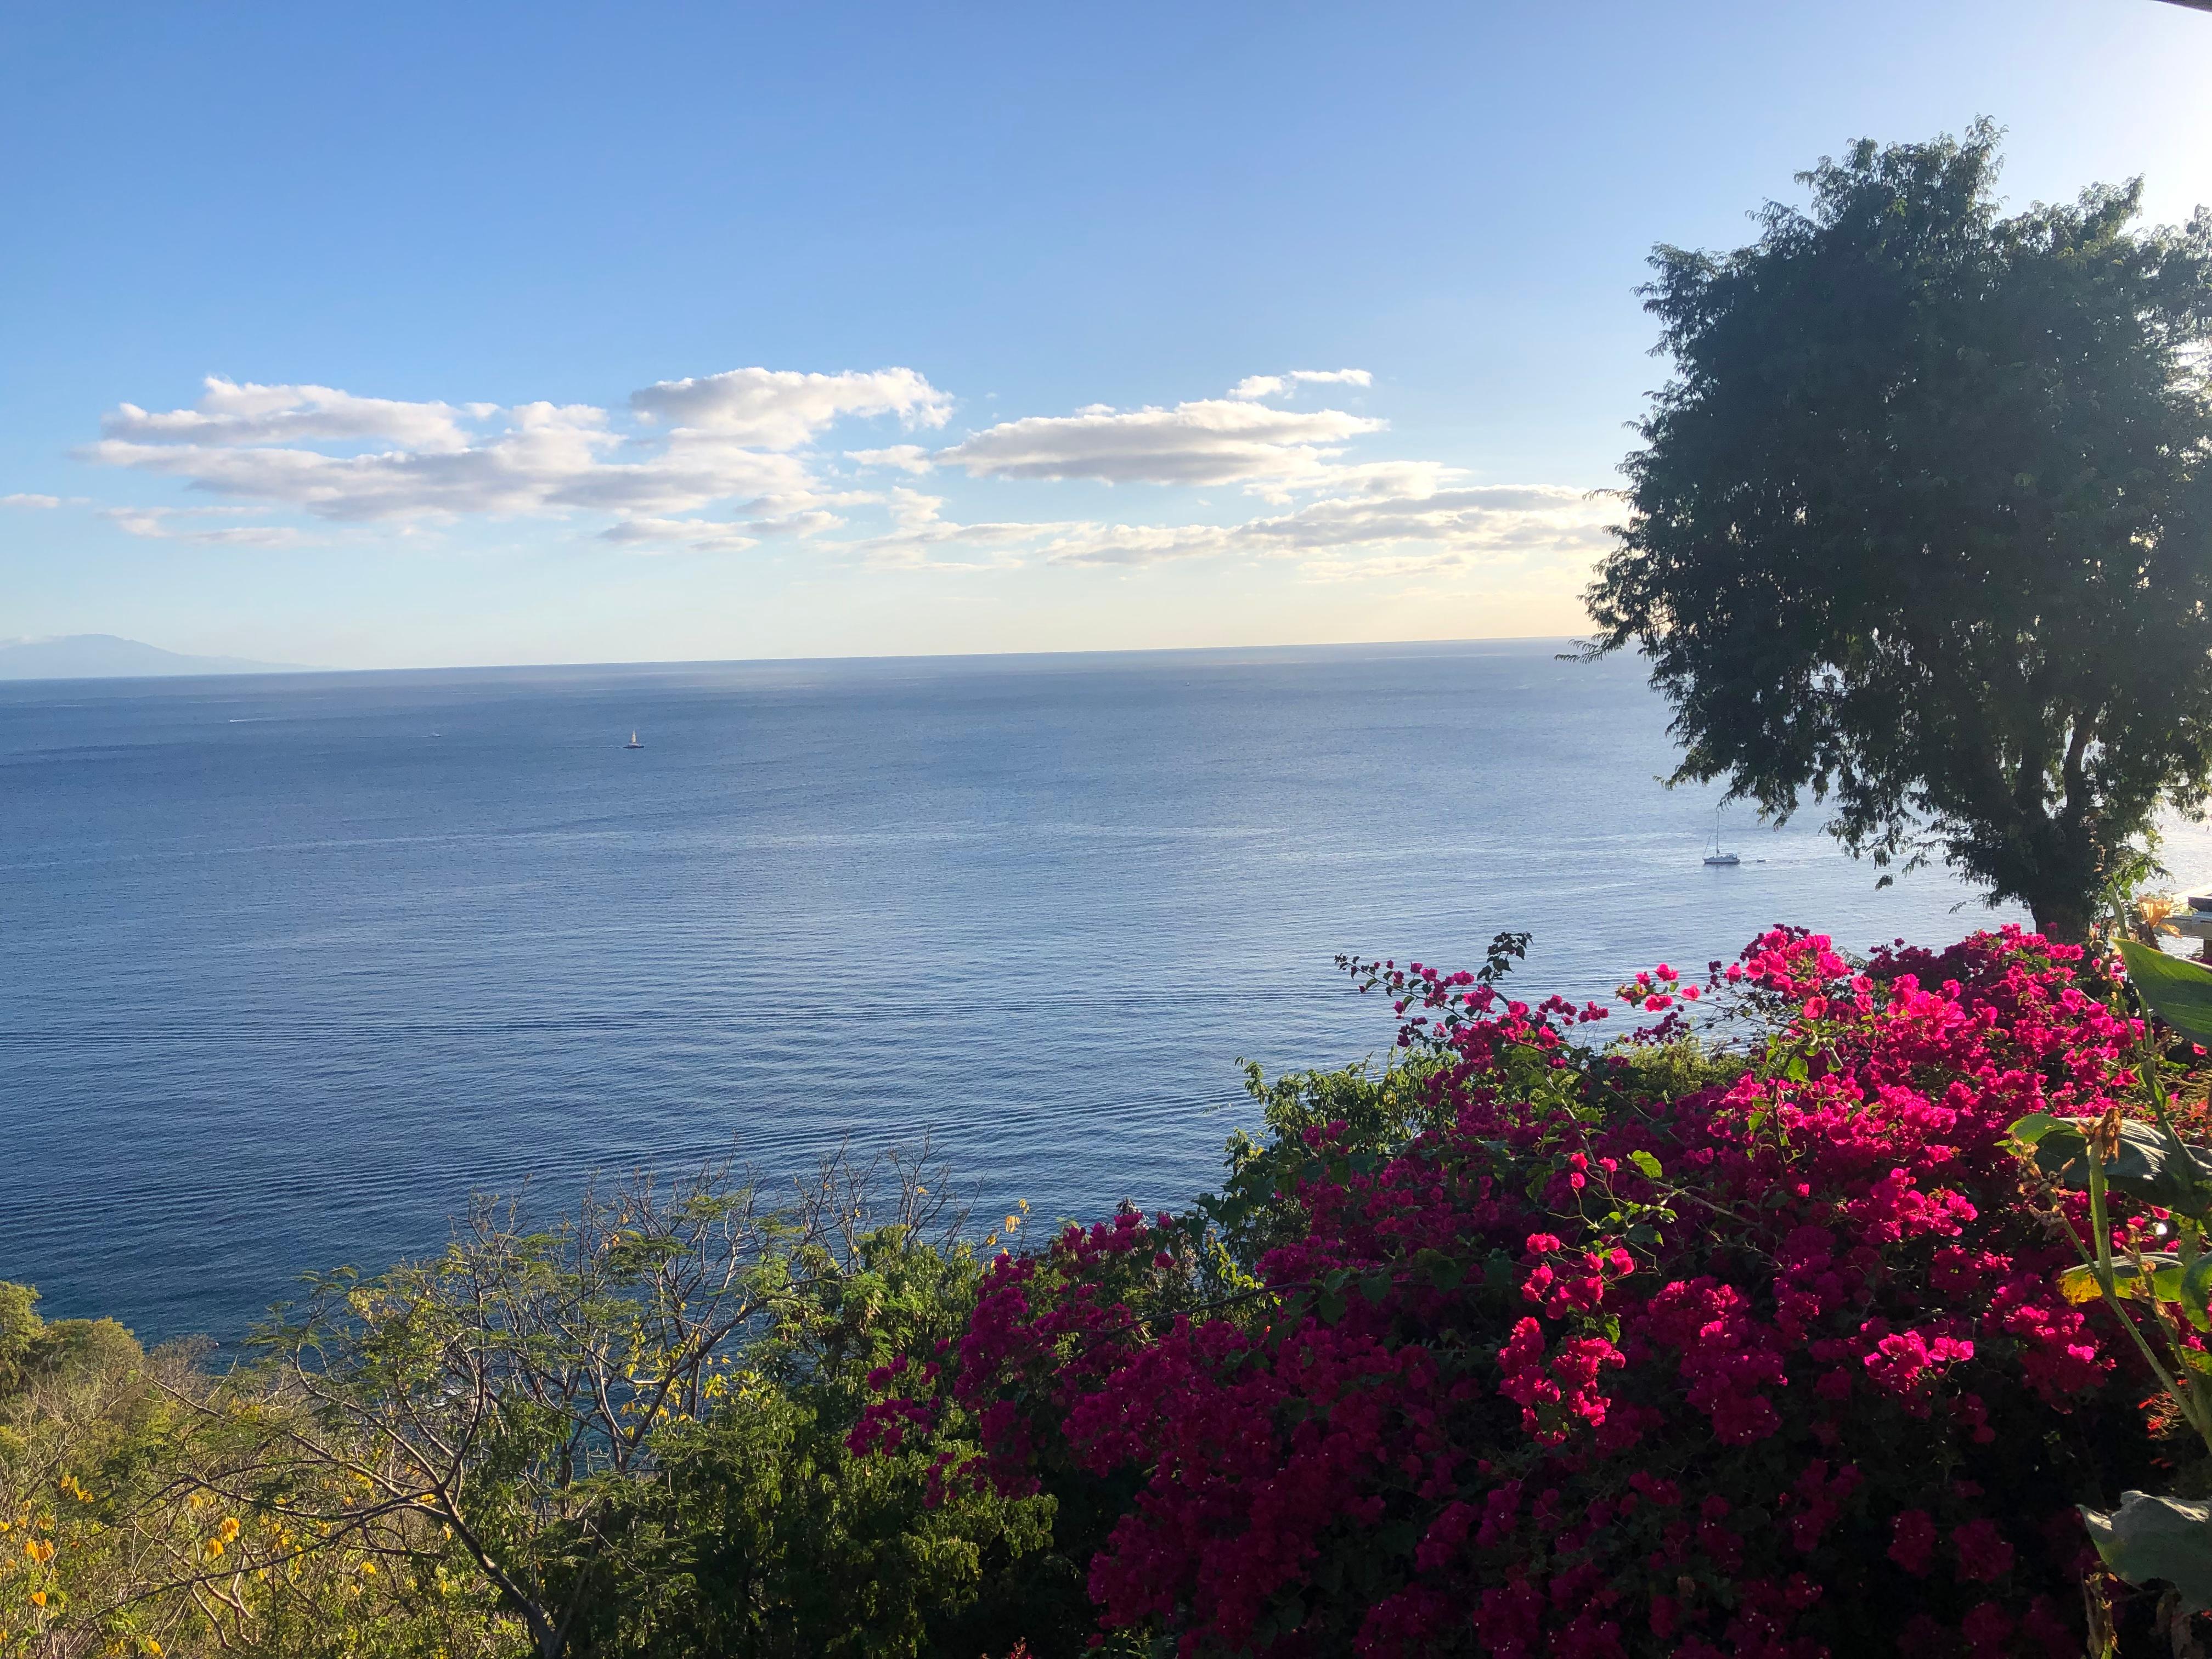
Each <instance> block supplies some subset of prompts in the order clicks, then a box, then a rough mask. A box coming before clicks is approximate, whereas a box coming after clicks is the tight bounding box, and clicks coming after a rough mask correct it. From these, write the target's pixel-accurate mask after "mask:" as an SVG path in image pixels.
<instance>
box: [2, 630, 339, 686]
mask: <svg viewBox="0 0 2212 1659" xmlns="http://www.w3.org/2000/svg"><path fill="white" fill-rule="evenodd" d="M298 668H299V665H298V664H296V663H281V662H251V661H248V660H247V659H246V658H244V657H187V656H185V655H184V654H183V653H180V652H176V651H164V650H162V649H161V647H159V646H158V645H143V644H141V643H140V642H139V641H137V640H123V639H118V638H117V637H116V636H115V635H112V634H65V635H62V636H61V637H60V638H58V639H52V640H9V641H0V680H88V679H115V678H124V677H126V676H136V675H149V674H282V673H287V672H293V671H297V670H298Z"/></svg>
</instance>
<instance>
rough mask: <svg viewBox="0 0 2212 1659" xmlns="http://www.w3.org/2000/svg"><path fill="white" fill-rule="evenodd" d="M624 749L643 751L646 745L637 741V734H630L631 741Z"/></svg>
mask: <svg viewBox="0 0 2212 1659" xmlns="http://www.w3.org/2000/svg"><path fill="white" fill-rule="evenodd" d="M644 747H645V745H644V744H641V743H640V742H639V741H638V740H637V733H636V732H631V733H630V734H629V742H628V743H626V744H623V748H625V749H642V748H644Z"/></svg>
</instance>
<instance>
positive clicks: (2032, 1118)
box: [2005, 1112, 2067, 1146]
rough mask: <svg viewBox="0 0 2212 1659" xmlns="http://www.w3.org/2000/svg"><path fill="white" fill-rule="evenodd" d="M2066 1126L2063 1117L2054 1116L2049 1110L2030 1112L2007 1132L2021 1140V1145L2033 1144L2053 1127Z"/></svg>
mask: <svg viewBox="0 0 2212 1659" xmlns="http://www.w3.org/2000/svg"><path fill="white" fill-rule="evenodd" d="M2064 1127H2067V1124H2066V1120H2065V1119H2064V1118H2063V1117H2053V1116H2051V1114H2050V1113H2048V1112H2030V1113H2029V1114H2028V1115H2027V1116H2026V1117H2024V1118H2022V1119H2021V1120H2020V1121H2019V1122H2017V1123H2015V1124H2014V1125H2013V1126H2012V1127H2010V1128H2009V1129H2008V1130H2006V1131H2005V1133H2007V1134H2008V1135H2010V1136H2011V1137H2012V1138H2013V1139H2015V1140H2017V1141H2018V1142H2020V1144H2021V1146H2035V1145H2036V1144H2037V1143H2038V1142H2039V1141H2040V1140H2041V1139H2043V1138H2044V1136H2045V1135H2047V1134H2049V1133H2051V1131H2052V1130H2053V1129H2063V1128H2064Z"/></svg>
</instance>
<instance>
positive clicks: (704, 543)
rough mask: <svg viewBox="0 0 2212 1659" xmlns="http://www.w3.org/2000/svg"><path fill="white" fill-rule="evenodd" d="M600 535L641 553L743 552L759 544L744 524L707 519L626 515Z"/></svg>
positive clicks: (619, 545) (600, 537)
mask: <svg viewBox="0 0 2212 1659" xmlns="http://www.w3.org/2000/svg"><path fill="white" fill-rule="evenodd" d="M599 539H600V540H602V541H609V542H612V543H614V544H616V545H617V546H618V547H627V548H631V549H634V550H635V551H637V552H641V553H669V552H675V551H678V550H685V551H690V552H694V553H742V552H744V550H745V549H747V548H749V547H758V546H759V545H760V538H759V537H757V536H748V535H746V534H745V533H744V528H743V527H742V526H738V525H733V524H718V523H715V522H714V521H713V520H708V519H624V520H622V521H621V522H620V523H619V524H617V525H615V526H611V528H609V529H606V530H603V531H601V532H599Z"/></svg>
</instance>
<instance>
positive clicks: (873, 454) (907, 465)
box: [845, 444, 937, 473]
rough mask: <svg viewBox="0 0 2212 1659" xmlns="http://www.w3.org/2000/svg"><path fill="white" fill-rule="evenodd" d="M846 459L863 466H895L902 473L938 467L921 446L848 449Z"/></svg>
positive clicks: (899, 445) (900, 445) (901, 445)
mask: <svg viewBox="0 0 2212 1659" xmlns="http://www.w3.org/2000/svg"><path fill="white" fill-rule="evenodd" d="M845 459H847V460H848V461H854V462H857V463H859V464H860V465H862V466H895V467H896V468H897V469H898V470H899V471H902V472H916V473H920V472H927V471H929V470H930V469H931V468H932V467H933V466H935V465H937V463H936V462H934V461H933V460H932V459H930V458H929V452H928V451H927V450H926V449H924V448H923V447H921V445H920V444H893V445H892V446H891V447H890V448H889V449H848V450H847V451H846V452H845Z"/></svg>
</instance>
